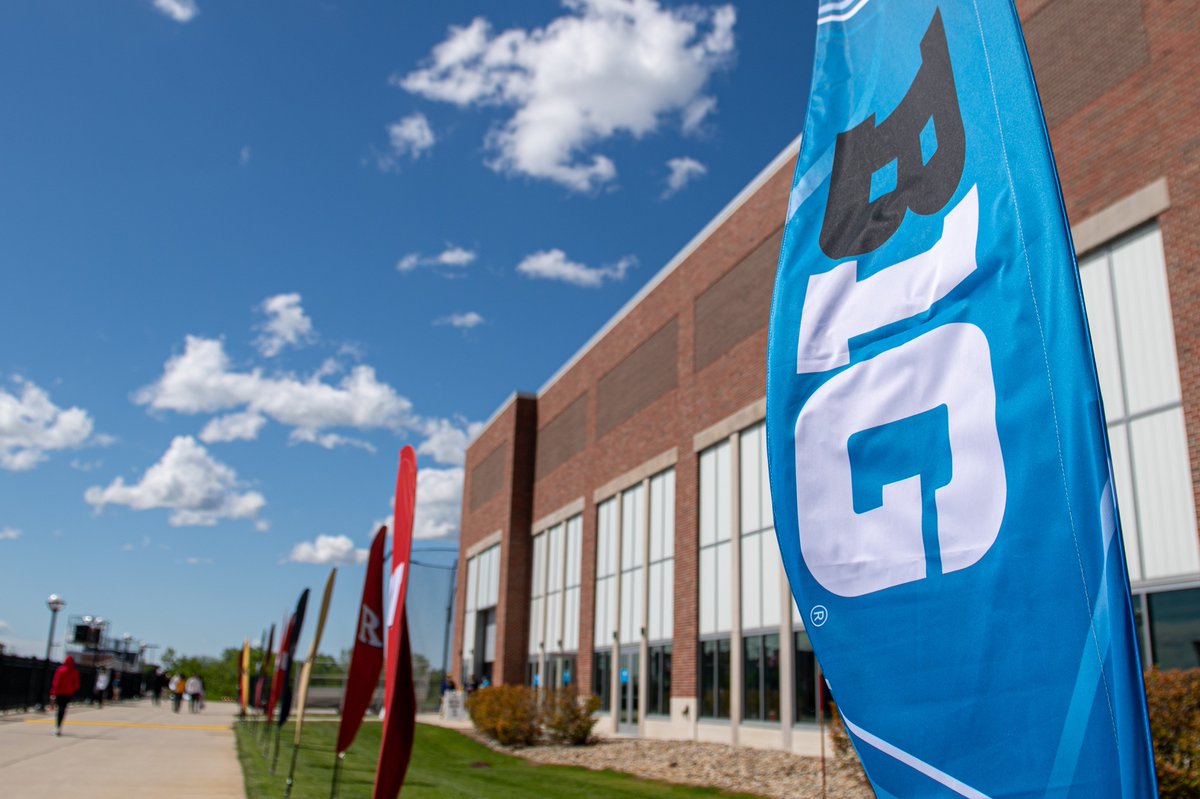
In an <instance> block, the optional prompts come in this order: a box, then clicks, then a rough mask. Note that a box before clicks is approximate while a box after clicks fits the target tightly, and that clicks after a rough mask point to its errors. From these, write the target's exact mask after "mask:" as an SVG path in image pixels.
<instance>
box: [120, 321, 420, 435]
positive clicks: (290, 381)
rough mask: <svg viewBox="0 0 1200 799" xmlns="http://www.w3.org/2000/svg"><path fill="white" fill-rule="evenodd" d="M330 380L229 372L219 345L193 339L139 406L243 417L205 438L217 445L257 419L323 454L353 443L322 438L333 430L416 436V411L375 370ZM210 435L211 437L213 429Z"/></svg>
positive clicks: (140, 396) (220, 423)
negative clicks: (281, 428)
mask: <svg viewBox="0 0 1200 799" xmlns="http://www.w3.org/2000/svg"><path fill="white" fill-rule="evenodd" d="M325 376H326V372H321V373H319V374H315V375H312V376H309V377H308V378H305V379H301V378H299V377H297V376H295V375H292V374H280V375H275V376H270V377H269V376H266V375H264V374H263V373H262V370H260V369H257V368H256V369H253V370H250V371H237V370H234V369H233V368H231V366H230V363H229V357H228V355H226V353H225V349H224V346H223V344H222V343H221V341H219V340H217V339H206V338H200V337H198V336H188V337H187V341H186V344H185V346H184V351H183V353H182V354H181V355H176V356H173V357H172V358H170V359H169V360H168V361H167V363H166V364H165V366H164V367H163V375H162V377H161V378H159V380H158V382H156V383H154V384H152V385H150V386H147V387H145V388H143V389H141V390H140V391H139V392H137V394H136V395H135V396H134V400H135V401H136V402H137V403H139V404H141V405H146V406H148V407H149V408H151V409H154V410H165V411H175V412H176V413H184V414H199V413H220V412H223V411H235V410H236V411H239V412H240V413H241V414H243V416H242V417H239V419H237V420H234V421H231V420H230V419H228V418H225V419H224V420H214V423H215V425H216V426H215V427H214V426H213V425H211V424H210V425H209V426H208V427H206V428H205V433H208V434H209V435H210V436H212V440H214V441H216V440H225V439H222V438H221V437H220V435H221V434H223V433H225V434H230V435H231V434H232V431H233V430H234V429H236V430H237V431H238V432H240V433H242V434H246V435H248V434H249V432H250V428H251V427H252V426H253V424H254V422H253V419H252V417H253V416H256V415H257V416H262V417H265V418H267V419H271V420H274V421H276V422H279V423H280V424H283V425H286V426H288V427H291V428H294V429H293V432H292V436H293V438H292V440H293V441H308V442H313V443H319V444H321V445H322V446H331V445H336V444H337V443H352V440H351V439H339V440H333V439H328V438H322V437H321V436H320V435H319V434H320V433H321V431H322V430H324V429H326V428H330V427H350V428H354V429H357V430H368V429H375V428H384V429H389V430H393V431H396V432H399V431H400V430H403V429H406V428H407V429H416V428H418V427H419V420H418V419H417V418H416V417H415V416H414V415H413V413H412V403H411V402H409V400H408V399H406V398H405V397H402V396H400V395H399V394H397V393H396V391H395V389H393V388H392V387H391V386H389V385H388V384H387V383H383V382H381V381H380V380H379V379H378V378H377V377H376V376H375V370H374V369H373V368H371V367H370V366H366V365H358V366H355V367H353V368H352V369H351V370H350V371H349V373H348V374H346V375H345V376H344V377H342V379H341V380H340V381H338V382H337V383H331V382H326V381H325V380H324V377H325ZM210 428H211V429H210Z"/></svg>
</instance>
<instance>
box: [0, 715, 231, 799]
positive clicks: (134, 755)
mask: <svg viewBox="0 0 1200 799" xmlns="http://www.w3.org/2000/svg"><path fill="white" fill-rule="evenodd" d="M235 712H236V707H235V705H233V704H232V703H223V702H213V703H210V704H209V705H208V706H207V707H206V708H205V709H204V712H202V713H195V714H191V713H188V712H187V709H186V707H185V708H184V710H183V711H182V712H180V713H178V714H176V713H172V712H171V708H170V705H169V703H167V702H165V701H164V702H163V703H162V704H161V705H160V706H158V707H155V706H154V705H152V704H151V703H150V700H149V699H143V700H139V701H134V702H129V703H126V704H119V705H114V704H109V705H105V706H104V709H103V710H98V709H96V708H94V707H90V706H88V705H72V706H71V708H70V710H68V711H67V721H66V724H65V725H63V734H62V737H61V738H56V737H54V714H53V713H45V714H41V713H29V714H23V715H12V716H2V717H0V786H2V787H0V793H2V794H3V795H4V796H6V797H8V796H11V797H14V799H16V797H20V799H62V797H64V796H76V795H80V796H87V797H88V799H129V797H131V796H170V797H206V798H207V797H212V798H213V799H226V798H228V799H241V798H242V797H244V796H245V790H244V788H243V783H242V769H241V767H240V766H239V765H238V760H237V750H236V748H235V745H234V741H233V730H232V728H231V724H232V722H233V717H234V715H235Z"/></svg>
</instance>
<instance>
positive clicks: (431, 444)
mask: <svg viewBox="0 0 1200 799" xmlns="http://www.w3.org/2000/svg"><path fill="white" fill-rule="evenodd" d="M482 429H483V423H482V422H470V423H466V424H465V425H464V424H463V423H462V420H460V423H459V424H455V423H454V422H452V421H450V420H449V419H428V420H426V422H425V429H424V433H425V440H424V441H422V442H421V443H420V445H418V446H417V454H418V455H428V456H429V457H431V458H433V459H434V460H435V461H437V462H438V463H445V464H450V465H452V466H462V465H463V464H464V463H466V461H467V445H468V444H470V443H471V439H472V438H473V437H474V436H475V434H476V433H478V432H479V431H480V430H482Z"/></svg>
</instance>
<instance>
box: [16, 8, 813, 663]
mask: <svg viewBox="0 0 1200 799" xmlns="http://www.w3.org/2000/svg"><path fill="white" fill-rule="evenodd" d="M815 6H816V3H813V2H791V3H779V2H766V0H748V1H746V2H733V3H708V2H697V3H689V4H682V3H673V2H665V1H663V0H564V1H563V2H552V1H551V0H521V1H520V2H515V1H514V2H508V3H482V2H467V1H466V0H445V1H444V2H440V3H414V2H386V3H385V2H337V1H335V0H254V1H253V2H229V1H228V0H225V2H218V0H107V1H106V2H103V3H97V2H92V1H91V0H24V1H23V2H11V3H4V4H0V98H2V100H3V105H4V113H2V114H0V276H2V282H0V286H3V291H0V642H2V643H4V644H5V646H6V647H7V648H9V649H10V650H15V651H17V652H20V653H23V654H36V655H39V656H40V655H42V654H44V651H45V646H46V640H47V634H48V625H49V621H50V619H49V616H50V613H49V611H48V610H47V608H46V605H45V600H46V597H47V596H48V595H49V594H51V593H57V594H60V595H62V596H63V598H64V599H65V600H66V601H67V607H66V610H65V611H64V614H63V615H64V616H67V615H71V614H80V615H82V614H89V615H93V616H103V617H105V618H107V619H109V620H111V625H112V626H111V627H110V633H112V634H114V635H118V636H119V635H122V634H123V633H126V632H128V633H130V634H132V635H133V636H134V638H135V639H139V640H142V641H146V642H148V643H152V644H156V645H158V646H159V647H160V649H159V650H158V652H159V653H161V651H162V649H164V648H166V647H172V648H174V649H175V650H176V651H178V652H186V653H189V654H216V653H218V652H219V651H220V650H221V649H223V648H225V647H231V646H240V644H241V641H242V639H243V638H244V637H250V638H251V639H253V640H257V639H258V638H259V636H260V635H261V633H262V631H263V629H264V628H266V627H267V626H268V625H270V624H271V623H272V622H275V623H279V622H280V621H282V619H283V616H284V614H285V613H286V612H287V611H288V610H289V609H290V608H291V607H292V606H293V605H294V603H295V601H296V598H297V596H298V595H299V593H300V592H301V591H302V590H303V589H304V588H306V587H308V588H312V590H313V593H314V594H319V593H320V591H321V589H322V586H323V584H324V580H325V576H326V574H327V573H328V570H329V569H330V568H331V567H332V566H337V568H338V577H337V586H336V588H335V591H334V600H333V603H332V606H331V610H330V616H329V622H328V625H327V627H326V636H325V639H324V642H323V643H322V646H321V650H322V651H326V652H330V653H335V654H336V653H337V652H340V651H341V650H343V649H346V648H348V647H350V646H351V645H352V640H353V627H354V624H355V619H356V616H357V606H358V601H359V597H360V595H361V591H362V580H363V572H364V567H363V565H362V561H363V559H364V558H365V554H366V548H367V546H368V545H369V542H370V538H371V536H372V534H373V533H374V531H375V529H377V528H378V526H379V525H380V524H381V523H384V522H385V521H387V519H388V517H389V516H390V513H391V502H392V494H393V490H394V484H395V472H396V464H397V455H398V452H399V449H400V448H401V447H403V446H404V445H406V444H408V445H412V446H413V447H415V448H416V450H417V452H418V456H419V475H418V494H417V518H416V522H415V536H416V538H417V540H416V542H415V544H414V550H415V551H414V561H415V563H416V564H418V565H416V566H415V567H414V570H413V577H412V580H413V582H412V585H411V586H410V592H409V607H410V618H411V619H412V625H413V632H414V647H415V649H416V650H417V651H418V652H422V653H425V654H426V655H427V656H429V657H430V659H431V660H433V661H434V662H435V663H436V662H440V659H441V653H442V645H443V632H444V630H445V618H446V603H447V600H448V598H449V585H450V584H449V579H450V575H451V572H450V571H448V570H447V569H446V567H447V566H449V565H450V564H452V563H453V562H454V559H455V551H456V548H457V542H458V520H459V513H460V503H461V492H462V482H463V469H462V464H463V459H464V454H465V450H466V446H467V445H468V443H469V441H470V438H471V436H472V435H473V434H474V433H475V432H477V431H478V430H479V428H480V427H481V425H482V424H483V423H484V422H485V421H486V420H487V419H488V417H490V416H491V414H492V413H493V412H494V411H495V410H496V409H497V408H498V407H499V406H500V405H501V404H502V403H503V402H504V401H505V399H506V398H507V397H508V396H509V395H510V394H511V393H512V392H513V391H517V390H521V391H536V390H537V389H538V388H539V387H540V386H542V385H543V384H544V383H545V382H546V380H547V379H548V378H550V376H551V375H553V374H554V372H555V371H556V370H557V369H558V368H559V367H560V366H561V365H562V364H563V363H564V362H566V361H567V360H568V359H569V358H570V357H571V356H572V355H573V354H574V353H575V352H576V351H578V350H579V348H580V347H582V346H583V345H584V344H585V343H586V342H587V340H588V339H589V338H590V337H591V336H592V334H593V333H595V331H596V330H598V329H599V328H600V327H601V326H602V325H603V324H604V323H605V322H606V321H607V320H608V319H610V318H611V317H612V316H613V314H615V313H616V312H617V311H618V310H619V309H620V308H621V307H622V306H623V305H624V304H625V302H626V301H627V300H628V299H629V298H630V297H632V296H633V295H634V294H635V293H636V292H637V291H638V290H639V289H640V288H641V286H643V285H644V284H645V283H646V282H647V281H649V280H650V279H651V278H652V277H653V276H654V275H655V274H656V273H657V272H658V271H659V269H661V268H662V267H663V266H664V265H665V264H666V263H667V262H668V261H670V259H671V258H672V256H674V254H675V253H676V252H678V251H679V250H680V249H681V248H682V247H683V246H684V245H686V244H687V242H688V241H689V240H690V239H691V238H692V237H693V236H694V235H695V234H696V233H698V232H699V231H700V229H701V228H702V227H703V226H704V225H705V224H706V223H707V222H708V221H709V220H710V219H711V218H712V217H713V216H715V215H716V214H717V213H719V212H720V210H721V209H722V208H723V207H724V206H725V205H726V204H727V203H728V202H729V201H730V200H732V199H733V197H734V196H735V195H736V194H737V193H738V192H739V191H740V190H741V189H742V188H743V187H744V186H745V185H746V184H747V183H748V182H750V181H751V180H752V179H753V178H754V177H755V176H756V175H757V174H758V172H759V171H760V170H761V169H763V168H764V167H765V166H766V165H767V164H768V163H769V162H770V161H771V159H772V158H774V157H775V156H776V155H777V154H778V153H779V152H780V151H782V150H783V149H784V148H785V147H786V146H787V145H788V144H789V143H790V142H791V141H792V140H793V139H794V138H795V137H796V135H797V134H798V133H799V131H800V128H801V125H802V121H803V117H804V111H805V102H806V98H807V94H808V81H809V74H810V70H811V63H810V62H811V53H812V39H813V19H814V18H815ZM783 210H784V209H780V213H781V215H782V213H783ZM314 601H315V600H314ZM310 607H312V606H311V605H310ZM312 612H313V611H311V610H310V613H312ZM63 621H65V618H60V623H59V626H58V636H57V640H58V641H59V642H60V644H61V641H62V633H63V630H64V628H65V626H66V625H65V624H63V623H62V622H63ZM306 626H307V627H308V628H309V630H308V631H306V634H305V635H304V636H303V637H302V639H301V651H302V652H303V651H307V647H308V635H309V633H310V631H311V627H312V624H311V622H310V623H309V624H308V625H306ZM61 651H62V649H61V646H59V647H57V648H56V653H58V654H59V655H60V656H61Z"/></svg>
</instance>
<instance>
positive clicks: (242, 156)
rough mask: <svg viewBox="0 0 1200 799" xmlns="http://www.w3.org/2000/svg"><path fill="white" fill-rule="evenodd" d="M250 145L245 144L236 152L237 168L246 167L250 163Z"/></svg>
mask: <svg viewBox="0 0 1200 799" xmlns="http://www.w3.org/2000/svg"><path fill="white" fill-rule="evenodd" d="M250 155H251V153H250V145H249V144H247V145H245V146H244V147H242V149H241V151H239V152H238V166H246V165H247V164H249V163H250Z"/></svg>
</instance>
